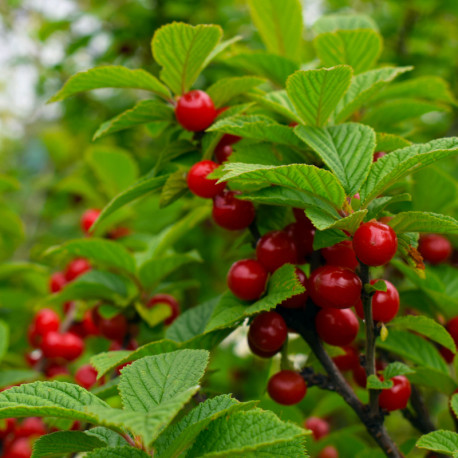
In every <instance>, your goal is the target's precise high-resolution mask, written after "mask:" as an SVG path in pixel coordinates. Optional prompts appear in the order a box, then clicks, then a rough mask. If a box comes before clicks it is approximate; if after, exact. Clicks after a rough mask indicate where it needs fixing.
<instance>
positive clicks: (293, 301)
mask: <svg viewBox="0 0 458 458" xmlns="http://www.w3.org/2000/svg"><path fill="white" fill-rule="evenodd" d="M294 272H295V274H296V277H297V279H298V280H299V283H300V284H301V285H302V286H303V287H304V288H305V289H306V290H305V291H304V292H303V293H300V294H296V295H295V296H293V297H290V298H289V299H286V300H284V301H283V302H282V303H281V304H280V305H281V306H282V307H286V308H287V309H297V308H300V307H305V303H306V301H307V297H308V294H307V277H306V276H305V274H304V272H303V271H302V270H301V269H299V267H296V269H295V270H294Z"/></svg>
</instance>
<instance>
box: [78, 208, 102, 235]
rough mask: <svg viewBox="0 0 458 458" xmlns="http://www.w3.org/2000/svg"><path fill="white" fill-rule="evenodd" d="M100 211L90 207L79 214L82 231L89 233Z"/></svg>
mask: <svg viewBox="0 0 458 458" xmlns="http://www.w3.org/2000/svg"><path fill="white" fill-rule="evenodd" d="M100 213H101V211H100V210H97V209H96V208H90V209H89V210H86V211H85V212H84V213H83V215H82V216H81V220H80V225H81V229H82V230H83V232H84V233H86V234H89V231H90V230H91V227H92V225H93V224H94V223H95V222H96V220H97V218H98V217H99V216H100Z"/></svg>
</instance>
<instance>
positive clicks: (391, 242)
mask: <svg viewBox="0 0 458 458" xmlns="http://www.w3.org/2000/svg"><path fill="white" fill-rule="evenodd" d="M353 249H354V250H355V253H356V257H357V258H358V259H359V260H360V261H361V262H363V263H364V264H367V265H368V266H383V265H385V264H386V263H387V262H389V261H390V260H391V259H392V258H393V256H394V255H395V254H396V250H397V249H398V238H397V236H396V232H394V230H393V229H392V228H391V227H390V226H388V225H387V224H383V223H380V222H378V221H373V222H369V223H363V224H361V226H359V228H358V229H357V230H356V232H355V235H354V236H353Z"/></svg>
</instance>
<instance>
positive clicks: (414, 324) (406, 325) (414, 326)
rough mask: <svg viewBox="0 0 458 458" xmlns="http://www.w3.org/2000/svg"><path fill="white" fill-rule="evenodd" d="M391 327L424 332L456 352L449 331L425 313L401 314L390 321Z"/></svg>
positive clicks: (429, 337)
mask: <svg viewBox="0 0 458 458" xmlns="http://www.w3.org/2000/svg"><path fill="white" fill-rule="evenodd" d="M389 327H390V328H394V329H401V330H402V329H406V330H409V331H414V332H417V333H419V334H422V335H424V336H426V337H428V339H431V340H434V342H437V343H439V344H441V345H443V346H444V347H446V348H448V349H449V350H450V351H452V352H453V353H455V352H456V345H455V342H454V341H453V339H452V337H451V335H450V334H449V333H448V331H447V330H446V329H445V328H444V327H443V326H442V325H440V324H439V323H438V322H437V321H435V320H433V319H431V318H428V317H426V316H423V315H407V316H399V317H397V318H395V319H394V320H392V321H390V323H389Z"/></svg>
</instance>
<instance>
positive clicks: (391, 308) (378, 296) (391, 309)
mask: <svg viewBox="0 0 458 458" xmlns="http://www.w3.org/2000/svg"><path fill="white" fill-rule="evenodd" d="M377 281H379V280H371V285H373V284H375V283H376V282H377ZM383 281H384V282H385V283H386V291H376V292H375V294H374V295H373V296H372V318H373V319H374V321H380V322H382V323H388V322H389V321H391V320H392V319H393V318H394V317H395V316H396V315H397V313H398V311H399V293H398V290H397V289H396V287H395V286H394V285H393V284H392V283H391V282H389V281H388V280H383ZM355 310H356V313H357V314H358V316H359V317H360V318H361V319H362V320H364V309H363V303H362V302H361V301H359V302H358V303H357V304H356V305H355Z"/></svg>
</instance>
